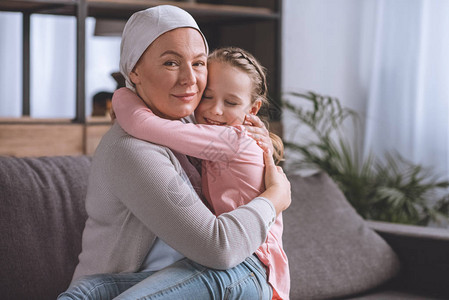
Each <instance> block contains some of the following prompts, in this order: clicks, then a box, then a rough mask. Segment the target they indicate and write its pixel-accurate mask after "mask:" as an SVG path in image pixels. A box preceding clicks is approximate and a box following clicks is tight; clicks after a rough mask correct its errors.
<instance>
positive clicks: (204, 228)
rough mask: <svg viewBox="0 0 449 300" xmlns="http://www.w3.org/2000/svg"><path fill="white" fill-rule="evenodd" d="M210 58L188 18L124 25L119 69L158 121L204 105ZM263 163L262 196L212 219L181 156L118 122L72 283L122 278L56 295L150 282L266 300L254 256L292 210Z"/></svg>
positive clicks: (185, 291) (113, 290)
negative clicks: (278, 221) (278, 219)
mask: <svg viewBox="0 0 449 300" xmlns="http://www.w3.org/2000/svg"><path fill="white" fill-rule="evenodd" d="M207 53H208V48H207V43H206V41H205V39H204V37H203V35H202V33H201V32H200V31H199V28H198V26H197V24H196V23H195V21H194V20H193V18H192V17H191V16H190V15H189V14H188V13H186V12H185V11H183V10H181V9H179V8H176V7H173V6H166V5H164V6H159V7H155V8H151V9H148V10H145V11H141V12H138V13H135V14H134V15H133V16H132V17H131V18H130V20H129V21H128V23H127V25H126V27H125V30H124V33H123V36H122V45H121V57H120V69H121V72H122V74H123V75H124V76H125V78H126V84H127V87H129V88H131V89H133V90H134V91H136V93H137V94H138V95H139V96H140V97H141V98H142V100H143V101H144V102H145V103H146V105H148V107H149V108H150V109H151V110H152V111H153V112H154V113H155V114H157V115H158V116H160V117H163V118H167V119H180V118H184V117H187V116H189V115H191V114H192V112H193V111H194V109H195V108H196V106H197V105H198V103H199V101H200V99H201V95H202V93H203V91H204V88H205V85H206V78H207V66H206V62H207ZM259 131H260V130H259ZM265 157H266V158H267V162H268V163H267V167H266V169H267V171H266V191H265V192H264V193H262V194H261V195H260V196H259V197H257V198H255V199H254V200H252V201H251V202H250V203H248V204H246V205H243V206H240V207H239V208H237V209H235V210H234V211H232V212H229V213H225V214H222V215H220V216H218V217H216V216H214V215H213V214H212V212H211V211H210V210H209V209H208V208H207V207H206V206H205V204H204V203H203V202H202V201H201V199H200V196H201V191H200V190H201V179H200V175H199V174H198V172H197V170H196V169H195V167H193V166H192V165H191V164H190V162H189V160H188V159H187V157H186V156H184V155H180V154H178V153H175V152H173V151H171V150H170V149H168V148H165V147H162V146H159V145H155V144H151V143H147V142H144V141H141V140H138V139H136V138H133V137H131V136H129V135H128V134H126V133H125V132H124V131H123V129H122V128H121V127H120V126H119V125H118V124H117V123H116V124H114V125H113V126H112V128H111V130H110V131H109V132H108V133H107V134H106V135H105V136H104V137H103V139H102V141H101V142H100V145H99V146H98V148H97V151H96V153H95V155H94V158H93V162H92V170H91V176H90V179H89V187H88V193H87V197H86V211H87V213H88V220H87V222H86V227H85V229H84V232H83V243H82V252H81V254H80V256H79V260H80V261H79V264H78V266H77V268H76V270H75V274H74V276H73V279H74V280H76V279H79V278H81V277H82V276H86V275H91V274H99V273H121V274H114V275H109V276H106V275H102V276H96V277H90V278H87V279H86V278H85V279H83V280H82V281H80V282H79V281H78V282H76V281H75V282H73V284H72V287H71V288H70V289H69V291H68V292H67V293H64V294H63V295H61V296H60V297H61V298H64V297H66V298H72V299H73V298H75V299H76V296H75V295H78V294H80V293H84V292H83V290H88V291H90V294H89V295H90V296H87V297H91V298H90V299H95V294H96V293H99V294H101V295H102V297H104V298H107V297H110V298H112V297H115V296H116V295H119V294H120V293H122V292H123V291H124V290H126V289H128V288H129V287H131V286H133V285H134V284H136V283H137V282H139V281H141V280H142V279H144V278H145V277H148V276H150V275H151V278H152V279H153V280H154V283H153V284H152V285H151V289H152V290H145V293H146V294H145V296H148V293H152V294H153V293H154V294H156V295H160V293H164V295H166V296H167V297H172V298H176V297H177V296H176V293H180V294H181V295H183V296H185V297H187V298H190V299H202V298H203V299H209V298H211V297H219V298H223V297H224V293H230V292H232V291H234V292H237V294H239V295H241V294H244V295H247V296H248V297H249V298H248V299H253V297H254V293H257V294H260V291H261V292H262V294H263V295H264V298H267V299H268V298H270V297H271V290H270V287H269V285H268V283H267V280H266V277H265V278H264V274H265V271H264V269H263V266H262V265H261V264H260V262H258V261H257V258H255V257H254V256H253V255H252V254H253V253H254V252H255V251H256V249H257V248H258V247H259V246H260V245H261V244H262V243H263V242H264V240H265V238H266V236H267V233H268V231H269V229H270V226H271V225H272V224H273V222H274V220H275V219H276V215H277V214H279V213H280V212H281V211H283V210H284V209H285V208H287V207H288V206H289V204H290V184H289V182H288V180H287V179H286V177H285V175H284V174H283V173H282V171H281V170H277V169H276V167H275V166H274V163H273V161H272V158H271V156H270V155H265ZM199 195H200V196H199ZM181 253H182V254H181ZM184 257H185V258H184ZM161 269H162V270H161ZM126 272H128V273H130V272H132V273H135V274H131V275H132V276H129V274H123V273H126ZM130 278H131V279H132V280H130ZM187 279H188V280H187ZM97 283H98V284H97ZM155 283H156V284H155ZM180 283H182V284H180ZM135 290H137V292H140V291H142V289H141V287H138V286H136V287H135V289H134V290H131V291H129V293H134V291H135ZM88 293H89V292H87V293H84V295H86V294H88ZM167 293H168V294H167ZM106 294H107V296H105V295H106ZM189 295H190V297H189ZM140 296H141V295H140ZM121 297H122V299H130V298H134V297H136V294H133V295H132V296H130V294H128V295H126V294H123V295H122V296H121ZM258 297H259V296H256V298H258ZM84 299H86V298H84Z"/></svg>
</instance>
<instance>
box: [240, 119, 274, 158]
mask: <svg viewBox="0 0 449 300" xmlns="http://www.w3.org/2000/svg"><path fill="white" fill-rule="evenodd" d="M243 125H244V126H245V128H246V131H248V133H249V135H250V136H251V137H252V138H253V139H254V140H255V141H256V143H257V144H258V145H259V146H260V147H261V148H262V146H261V145H264V144H265V145H267V146H268V148H269V149H270V150H271V152H273V150H274V148H273V143H272V141H271V138H270V133H269V132H268V130H267V128H266V127H265V124H264V123H263V122H262V121H261V120H260V118H259V117H258V116H255V115H251V114H247V115H246V116H245V121H244V122H243ZM262 149H263V148H262Z"/></svg>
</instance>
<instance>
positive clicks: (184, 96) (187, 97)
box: [172, 92, 198, 102]
mask: <svg viewBox="0 0 449 300" xmlns="http://www.w3.org/2000/svg"><path fill="white" fill-rule="evenodd" d="M197 94H198V92H192V93H181V94H172V96H173V97H175V98H177V99H179V100H181V101H183V102H191V101H193V100H195V96H196V95H197Z"/></svg>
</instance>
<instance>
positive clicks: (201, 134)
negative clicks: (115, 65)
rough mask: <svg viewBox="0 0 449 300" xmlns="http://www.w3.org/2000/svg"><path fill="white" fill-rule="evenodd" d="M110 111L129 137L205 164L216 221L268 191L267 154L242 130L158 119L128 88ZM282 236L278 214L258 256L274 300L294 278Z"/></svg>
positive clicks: (286, 296) (286, 291)
mask: <svg viewBox="0 0 449 300" xmlns="http://www.w3.org/2000/svg"><path fill="white" fill-rule="evenodd" d="M112 106H113V109H114V112H115V115H116V117H117V121H118V123H119V124H120V126H121V127H122V128H123V129H124V130H125V131H126V132H128V133H129V134H130V135H132V136H134V137H136V138H139V139H142V140H146V141H149V142H152V143H155V144H160V145H163V146H166V147H168V148H170V149H173V150H175V151H177V152H180V153H183V154H186V155H189V156H193V157H197V158H199V159H202V166H201V167H202V179H201V180H202V189H203V193H204V196H205V197H206V199H207V201H208V202H209V204H210V206H211V208H212V210H213V212H214V213H215V215H217V216H218V215H220V214H222V213H225V212H229V211H232V210H233V209H235V208H236V207H238V206H240V205H243V204H246V203H248V202H249V201H251V200H252V199H254V198H255V197H257V196H258V195H260V194H261V193H262V192H263V191H264V190H265V185H264V177H263V176H264V162H263V151H262V149H261V148H260V147H259V146H258V145H257V144H256V142H255V141H254V140H253V139H252V138H250V137H249V136H248V135H247V132H246V131H245V130H244V127H231V126H215V125H202V124H192V123H183V122H182V121H179V120H168V119H163V118H160V117H158V116H156V115H155V114H153V112H152V111H151V110H150V109H149V108H148V107H147V106H145V104H144V103H143V101H142V100H141V99H140V98H139V97H138V96H137V95H136V94H135V93H134V92H132V91H131V90H129V89H128V88H121V89H119V90H117V91H115V93H114V96H113V98H112ZM282 231H283V223H282V215H281V214H279V216H278V217H277V218H276V220H275V222H274V224H273V225H272V227H271V229H270V231H269V233H268V236H267V239H266V240H265V243H263V244H262V245H261V246H260V247H259V249H257V251H256V255H257V257H258V258H259V259H260V261H261V262H262V263H263V264H264V265H265V266H266V269H267V274H268V282H269V283H270V284H271V285H272V287H273V289H274V291H275V293H274V294H275V296H274V297H273V299H275V298H276V297H277V296H279V297H280V298H281V299H289V291H290V273H289V268H288V260H287V256H286V254H285V252H284V250H283V247H282ZM276 294H277V295H276Z"/></svg>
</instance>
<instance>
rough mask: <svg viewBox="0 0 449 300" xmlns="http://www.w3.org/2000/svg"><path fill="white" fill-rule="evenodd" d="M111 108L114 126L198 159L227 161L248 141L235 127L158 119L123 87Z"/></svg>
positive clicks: (116, 95) (116, 92)
mask: <svg viewBox="0 0 449 300" xmlns="http://www.w3.org/2000/svg"><path fill="white" fill-rule="evenodd" d="M112 106H113V109H114V112H115V115H116V117H117V121H118V123H119V124H120V126H121V127H122V128H123V129H124V130H125V131H126V132H127V133H129V134H130V135H132V136H134V137H136V138H138V139H142V140H145V141H149V142H152V143H155V144H159V145H163V146H166V147H168V148H170V149H173V150H175V151H177V152H180V153H183V154H186V155H190V156H193V157H197V158H200V159H205V160H212V161H215V160H217V159H220V160H221V159H223V157H225V158H227V160H230V159H232V157H234V156H235V155H236V154H237V153H239V148H240V147H241V146H245V145H241V143H245V142H249V141H250V140H249V138H242V133H241V132H238V129H235V128H231V127H227V126H214V125H199V124H191V123H187V124H185V123H183V122H181V121H179V120H167V119H163V118H160V117H158V116H156V115H155V114H154V113H153V112H151V110H150V109H149V108H148V107H146V106H145V104H144V103H143V101H142V100H141V99H140V98H139V97H138V96H137V95H136V94H135V93H134V92H132V91H131V90H129V89H127V88H121V89H119V90H117V91H115V93H114V96H113V98H112Z"/></svg>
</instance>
